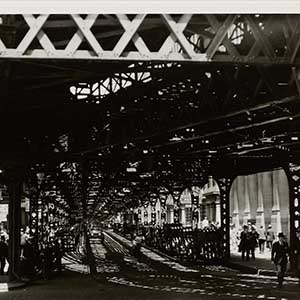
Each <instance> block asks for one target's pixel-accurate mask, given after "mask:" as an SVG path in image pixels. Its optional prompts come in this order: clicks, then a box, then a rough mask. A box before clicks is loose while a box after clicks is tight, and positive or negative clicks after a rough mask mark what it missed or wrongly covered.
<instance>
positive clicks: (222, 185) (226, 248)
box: [216, 178, 234, 259]
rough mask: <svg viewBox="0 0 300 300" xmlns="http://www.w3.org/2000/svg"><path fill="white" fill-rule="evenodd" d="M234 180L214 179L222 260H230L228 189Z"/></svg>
mask: <svg viewBox="0 0 300 300" xmlns="http://www.w3.org/2000/svg"><path fill="white" fill-rule="evenodd" d="M233 180H234V178H218V179H216V181H217V183H218V185H219V189H220V203H221V230H222V240H223V253H224V258H226V259H229V258H230V207H229V206H230V188H231V185H232V183H233Z"/></svg>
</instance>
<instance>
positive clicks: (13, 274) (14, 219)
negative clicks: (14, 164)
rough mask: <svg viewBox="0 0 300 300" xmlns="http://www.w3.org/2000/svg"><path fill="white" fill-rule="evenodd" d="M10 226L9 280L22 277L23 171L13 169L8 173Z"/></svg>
mask: <svg viewBox="0 0 300 300" xmlns="http://www.w3.org/2000/svg"><path fill="white" fill-rule="evenodd" d="M8 176H9V178H8V194H9V206H8V223H9V224H8V227H9V245H8V259H9V274H8V276H9V281H15V280H18V279H20V255H21V247H20V230H21V197H22V189H23V184H22V171H20V170H17V169H16V170H13V172H12V173H9V174H8Z"/></svg>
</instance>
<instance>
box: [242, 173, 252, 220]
mask: <svg viewBox="0 0 300 300" xmlns="http://www.w3.org/2000/svg"><path fill="white" fill-rule="evenodd" d="M242 178H243V181H244V199H245V200H244V202H245V208H244V213H243V224H247V223H248V220H249V219H251V210H250V198H249V189H248V176H243V177H242Z"/></svg>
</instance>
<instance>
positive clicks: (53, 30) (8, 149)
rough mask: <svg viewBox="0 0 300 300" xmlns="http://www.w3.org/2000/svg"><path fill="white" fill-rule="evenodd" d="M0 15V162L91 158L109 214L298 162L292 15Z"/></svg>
mask: <svg viewBox="0 0 300 300" xmlns="http://www.w3.org/2000/svg"><path fill="white" fill-rule="evenodd" d="M1 18H2V24H1V25H0V39H1V42H0V68H1V71H2V72H1V74H2V75H1V83H2V84H1V92H2V97H1V110H0V126H1V128H2V130H1V133H0V138H1V141H2V143H1V149H0V160H1V163H2V164H3V165H5V166H6V165H9V164H11V163H16V162H19V163H24V162H25V163H27V164H35V163H48V164H49V163H50V164H54V165H59V164H60V163H63V162H78V163H81V162H82V161H85V162H88V163H87V169H88V171H87V172H88V175H87V178H88V179H87V182H89V184H90V186H93V188H91V194H93V195H94V196H95V194H96V198H97V197H98V198H99V197H100V198H101V199H102V200H101V201H102V202H101V203H104V202H105V201H106V200H105V201H104V200H103V199H105V197H107V195H110V200H107V201H106V202H105V203H110V205H112V203H113V201H112V198H113V200H114V201H116V203H119V202H118V201H117V199H119V198H120V199H123V200H124V199H127V198H128V199H129V200H128V201H132V199H134V198H135V197H136V199H140V198H141V195H142V194H143V193H146V192H155V193H159V192H160V191H161V190H162V189H163V188H164V189H167V190H168V191H171V190H172V189H177V188H180V189H184V188H185V187H187V186H192V185H198V186H201V185H203V184H204V183H205V182H206V180H207V176H208V175H210V174H212V175H214V176H224V175H226V176H235V175H238V174H249V173H253V172H258V171H262V170H268V169H272V168H277V167H280V166H283V165H284V164H286V163H288V162H293V161H299V150H300V148H299V138H300V135H299V128H300V127H299V117H300V102H299V101H300V97H299V91H300V85H299V63H300V55H299V46H300V42H299V32H300V25H299V23H300V22H299V20H300V19H299V17H298V16H297V15H166V14H165V15H34V16H33V15H24V16H21V15H16V16H12V15H11V16H2V17H1ZM91 174H92V175H93V176H92V175H91ZM89 176H90V177H89ZM91 176H92V177H93V180H92V179H91V178H92V177H91ZM93 182H94V183H93ZM99 182H100V183H99ZM96 183H97V184H96ZM95 186H96V187H95ZM100 186H101V193H102V194H101V196H100V192H99V188H100ZM164 193H166V191H164ZM112 195H113V196H112ZM90 197H92V196H90ZM147 197H149V196H147V195H145V198H147ZM125 202H126V201H125V200H124V201H123V202H122V203H125ZM95 203H96V202H95V201H91V204H93V207H96V206H97V205H99V202H97V205H96V204H95ZM100 205H101V204H100Z"/></svg>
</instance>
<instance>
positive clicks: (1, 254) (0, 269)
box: [0, 235, 8, 275]
mask: <svg viewBox="0 0 300 300" xmlns="http://www.w3.org/2000/svg"><path fill="white" fill-rule="evenodd" d="M7 257H8V246H7V244H6V242H5V236H3V235H2V236H1V238H0V275H4V268H5V264H6V259H7Z"/></svg>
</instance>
